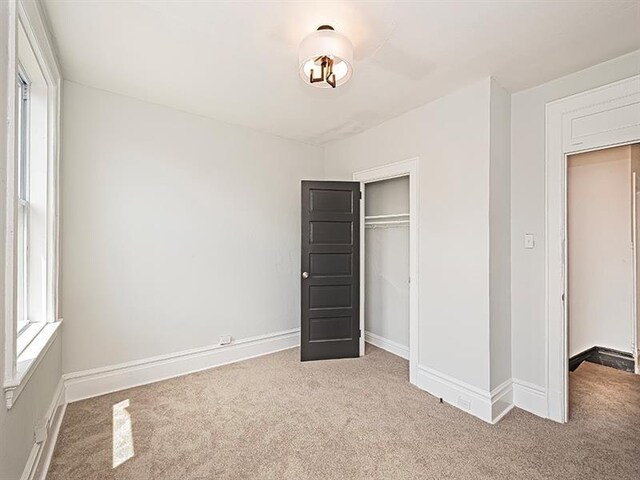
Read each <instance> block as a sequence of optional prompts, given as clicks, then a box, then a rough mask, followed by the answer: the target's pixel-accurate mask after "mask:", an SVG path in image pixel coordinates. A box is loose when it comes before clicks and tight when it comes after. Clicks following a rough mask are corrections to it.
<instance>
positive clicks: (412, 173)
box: [353, 157, 420, 385]
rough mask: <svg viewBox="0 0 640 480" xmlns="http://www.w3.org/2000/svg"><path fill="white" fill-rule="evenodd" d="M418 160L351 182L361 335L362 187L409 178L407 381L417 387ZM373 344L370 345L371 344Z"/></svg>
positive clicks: (358, 175) (359, 174) (366, 173)
mask: <svg viewBox="0 0 640 480" xmlns="http://www.w3.org/2000/svg"><path fill="white" fill-rule="evenodd" d="M419 165H420V158H419V157H415V158H411V159H408V160H403V161H400V162H395V163H391V164H388V165H383V166H381V167H375V168H370V169H367V170H362V171H359V172H355V173H354V174H353V180H354V181H356V182H360V191H361V192H362V200H361V201H360V331H362V332H365V331H366V328H365V327H366V322H365V234H364V217H365V214H364V213H365V212H364V205H365V201H366V198H365V194H364V185H365V184H367V183H371V182H378V181H381V180H388V179H391V178H398V177H406V176H408V177H409V381H410V382H411V383H413V384H414V385H417V384H418V383H417V381H418V380H417V378H418V373H417V372H418V358H419V352H418V346H419V343H418V338H419V337H420V306H419V300H420V295H419V292H420V272H419V269H418V268H419V267H418V266H419V264H420V259H419V258H418V257H419V255H418V253H419V250H420V249H419V246H420V244H419V239H420V215H419V209H420V192H419V190H418V185H420V181H419ZM364 342H365V338H364V336H362V337H361V338H360V355H361V356H362V355H364ZM372 343H373V342H372Z"/></svg>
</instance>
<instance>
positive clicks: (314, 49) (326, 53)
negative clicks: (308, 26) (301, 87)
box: [298, 25, 353, 88]
mask: <svg viewBox="0 0 640 480" xmlns="http://www.w3.org/2000/svg"><path fill="white" fill-rule="evenodd" d="M298 60H299V73H300V78H302V80H303V81H304V82H305V83H307V84H309V85H313V86H314V87H319V88H329V87H331V88H336V87H337V86H338V85H342V84H344V83H346V82H347V81H348V80H349V79H350V78H351V74H352V73H353V45H351V42H350V41H349V39H348V38H347V37H345V36H344V35H342V34H340V33H338V32H336V31H335V30H334V29H333V27H332V26H330V25H321V26H320V27H318V30H316V31H315V32H313V33H311V34H310V35H307V36H306V37H305V39H304V40H302V43H301V44H300V50H299V54H298Z"/></svg>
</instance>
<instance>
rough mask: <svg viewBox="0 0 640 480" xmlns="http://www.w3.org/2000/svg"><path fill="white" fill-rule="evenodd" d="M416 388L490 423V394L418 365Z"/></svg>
mask: <svg viewBox="0 0 640 480" xmlns="http://www.w3.org/2000/svg"><path fill="white" fill-rule="evenodd" d="M417 377H418V378H417V386H418V387H419V388H421V389H423V390H426V391H427V392H429V393H430V394H431V395H434V396H436V397H438V398H441V399H442V400H443V401H445V402H447V403H448V404H450V405H453V406H454V407H458V408H459V409H461V410H463V411H465V412H467V413H470V414H471V415H474V416H476V417H478V418H480V419H481V420H484V421H485V422H489V423H491V394H490V393H489V392H487V391H483V390H481V389H479V388H477V387H474V386H473V385H469V384H467V383H465V382H461V381H460V380H458V379H455V378H453V377H451V376H449V375H446V374H444V373H441V372H438V371H436V370H434V369H432V368H429V367H425V366H424V365H418V375H417Z"/></svg>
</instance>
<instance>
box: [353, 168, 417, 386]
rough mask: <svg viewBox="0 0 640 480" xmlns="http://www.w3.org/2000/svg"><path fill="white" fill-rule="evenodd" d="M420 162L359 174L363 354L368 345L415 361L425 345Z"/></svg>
mask: <svg viewBox="0 0 640 480" xmlns="http://www.w3.org/2000/svg"><path fill="white" fill-rule="evenodd" d="M418 162H419V159H418V158H414V159H411V160H406V161H403V162H397V163H392V164H389V165H385V166H382V167H377V168H373V169H370V170H364V171H361V172H356V173H354V174H353V179H354V180H355V181H359V182H360V191H361V194H362V200H361V202H360V279H361V281H360V330H361V333H362V334H361V337H360V356H363V355H364V354H365V342H366V343H369V344H370V345H373V346H375V347H378V348H381V349H383V350H386V351H388V352H390V353H392V354H394V355H397V356H399V357H401V358H404V359H406V360H409V381H410V382H411V383H413V384H416V381H417V380H416V377H417V365H418V346H419V334H420V333H419V322H418V316H419V308H418V299H419V296H418V292H419V280H420V278H419V275H418V265H419V260H418V232H419V215H418V206H419V196H418V185H419V179H418Z"/></svg>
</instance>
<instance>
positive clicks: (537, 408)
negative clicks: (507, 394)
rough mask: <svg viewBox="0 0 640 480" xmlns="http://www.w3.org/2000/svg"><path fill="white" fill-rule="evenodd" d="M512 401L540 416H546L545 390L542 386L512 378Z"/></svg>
mask: <svg viewBox="0 0 640 480" xmlns="http://www.w3.org/2000/svg"><path fill="white" fill-rule="evenodd" d="M513 403H514V405H515V406H516V407H518V408H521V409H522V410H526V411H527V412H530V413H533V414H534V415H537V416H539V417H542V418H547V416H548V412H547V392H546V391H545V388H544V387H541V386H540V385H535V384H533V383H530V382H525V381H524V380H519V379H517V378H514V379H513Z"/></svg>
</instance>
